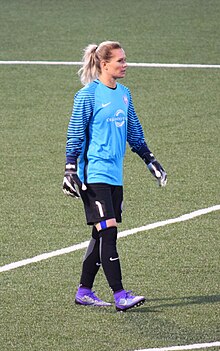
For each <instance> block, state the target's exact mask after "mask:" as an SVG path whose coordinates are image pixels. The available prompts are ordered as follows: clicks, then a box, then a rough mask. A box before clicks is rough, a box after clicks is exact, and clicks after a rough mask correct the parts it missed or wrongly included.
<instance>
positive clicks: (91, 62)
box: [78, 44, 99, 85]
mask: <svg viewBox="0 0 220 351" xmlns="http://www.w3.org/2000/svg"><path fill="white" fill-rule="evenodd" d="M97 48H98V46H97V45H95V44H90V45H88V46H87V47H86V48H85V49H84V55H83V66H82V67H81V68H80V70H79V71H78V74H79V76H80V80H81V83H82V84H83V85H86V84H87V83H90V82H92V81H93V80H94V79H96V78H98V70H97V65H98V66H99V64H98V62H97V61H98V59H97V57H96V49H97Z"/></svg>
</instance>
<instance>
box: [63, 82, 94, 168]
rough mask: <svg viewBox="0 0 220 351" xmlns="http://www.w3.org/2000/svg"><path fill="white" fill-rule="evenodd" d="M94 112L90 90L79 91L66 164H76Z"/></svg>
mask: <svg viewBox="0 0 220 351" xmlns="http://www.w3.org/2000/svg"><path fill="white" fill-rule="evenodd" d="M92 111H93V101H92V97H91V94H89V92H88V90H86V89H81V90H79V91H78V92H77V93H76V95H75V97H74V103H73V110H72V116H71V118H70V122H69V126H68V130H67V143H66V163H76V162H77V158H78V157H79V155H80V153H81V151H82V145H83V142H84V140H85V138H86V127H87V125H88V122H89V119H90V117H91V115H92Z"/></svg>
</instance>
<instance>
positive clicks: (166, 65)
mask: <svg viewBox="0 0 220 351" xmlns="http://www.w3.org/2000/svg"><path fill="white" fill-rule="evenodd" d="M0 65H62V66H80V65H82V62H77V61H76V62H74V61H0ZM128 66H130V67H152V68H220V65H219V64H200V63H199V64H197V63H195V64H194V63H139V62H130V63H129V62H128Z"/></svg>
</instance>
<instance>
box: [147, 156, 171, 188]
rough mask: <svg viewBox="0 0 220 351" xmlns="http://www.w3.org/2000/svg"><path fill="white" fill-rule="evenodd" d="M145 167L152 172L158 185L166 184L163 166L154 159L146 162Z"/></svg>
mask: <svg viewBox="0 0 220 351" xmlns="http://www.w3.org/2000/svg"><path fill="white" fill-rule="evenodd" d="M147 168H148V169H149V171H150V172H151V173H152V174H153V176H154V177H155V178H156V179H157V182H158V184H159V186H162V187H164V186H166V184H167V174H166V172H165V171H164V169H163V167H162V166H161V165H160V164H159V162H157V160H154V161H153V162H150V163H148V165H147Z"/></svg>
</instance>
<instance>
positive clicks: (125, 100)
mask: <svg viewBox="0 0 220 351" xmlns="http://www.w3.org/2000/svg"><path fill="white" fill-rule="evenodd" d="M123 100H124V103H125V105H127V104H128V97H127V95H124V96H123Z"/></svg>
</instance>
